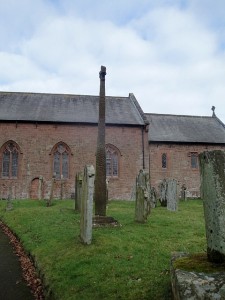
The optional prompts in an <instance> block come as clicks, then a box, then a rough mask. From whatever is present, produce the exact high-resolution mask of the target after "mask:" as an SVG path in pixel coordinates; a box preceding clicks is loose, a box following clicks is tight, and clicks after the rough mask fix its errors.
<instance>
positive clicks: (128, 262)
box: [0, 200, 206, 300]
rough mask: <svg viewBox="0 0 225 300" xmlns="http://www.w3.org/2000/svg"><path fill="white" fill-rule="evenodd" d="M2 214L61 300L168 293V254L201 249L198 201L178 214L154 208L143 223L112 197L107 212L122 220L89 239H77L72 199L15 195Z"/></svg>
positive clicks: (131, 206)
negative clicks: (49, 200)
mask: <svg viewBox="0 0 225 300" xmlns="http://www.w3.org/2000/svg"><path fill="white" fill-rule="evenodd" d="M13 203H14V210H12V211H5V207H6V201H3V200H1V201H0V219H2V220H3V222H5V223H6V224H8V226H9V227H10V228H11V229H12V230H13V231H14V232H15V233H16V234H17V236H18V237H19V238H20V240H21V241H22V243H23V245H24V248H25V249H26V250H27V251H28V252H30V253H31V254H32V255H33V257H34V258H35V260H36V262H37V265H38V268H39V270H40V271H41V273H42V274H44V276H45V282H46V284H47V285H48V286H49V287H50V288H51V289H52V291H53V292H54V297H55V298H56V299H60V300H69V299H79V300H82V299H87V300H89V299H93V300H95V299H96V300H100V299H107V300H108V299H109V300H110V299H126V300H129V299H132V300H134V299H135V300H136V299H138V300H143V299H157V300H158V299H169V296H168V290H169V287H170V278H169V267H170V257H171V252H174V251H184V252H191V253H195V252H204V251H205V248H206V240H205V230H204V222H203V207H202V201H201V200H191V201H186V202H181V203H180V205H179V211H178V212H169V211H168V210H167V209H166V208H163V207H157V208H155V209H154V210H152V212H151V215H150V216H149V218H148V221H147V223H145V224H137V223H135V222H134V206H135V204H134V202H126V201H112V202H110V203H109V206H108V210H107V215H109V216H113V217H114V218H115V219H117V220H118V221H119V222H120V223H121V224H122V226H121V227H117V228H98V229H94V230H93V242H92V244H91V245H89V246H84V245H82V244H81V243H80V241H79V237H78V236H79V218H80V216H79V214H78V213H75V212H74V210H73V207H74V203H73V201H71V200H68V201H55V202H54V203H53V206H51V207H46V204H45V203H44V202H43V201H33V200H21V201H16V200H15V201H13Z"/></svg>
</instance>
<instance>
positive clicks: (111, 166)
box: [106, 145, 119, 177]
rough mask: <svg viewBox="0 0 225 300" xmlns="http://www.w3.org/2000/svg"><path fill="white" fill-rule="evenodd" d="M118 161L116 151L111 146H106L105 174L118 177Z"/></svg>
mask: <svg viewBox="0 0 225 300" xmlns="http://www.w3.org/2000/svg"><path fill="white" fill-rule="evenodd" d="M118 175H119V161H118V151H117V150H116V149H115V148H113V147H112V146H108V145H107V146H106V176H110V177H118Z"/></svg>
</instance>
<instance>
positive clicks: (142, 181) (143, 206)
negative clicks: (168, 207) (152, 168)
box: [135, 170, 151, 223]
mask: <svg viewBox="0 0 225 300" xmlns="http://www.w3.org/2000/svg"><path fill="white" fill-rule="evenodd" d="M149 191H150V187H149V175H148V173H147V172H145V171H144V170H140V172H139V174H138V176H137V178H136V201H135V221H136V222H139V223H144V222H146V221H147V217H148V215H149V214H150V212H151V204H150V197H149Z"/></svg>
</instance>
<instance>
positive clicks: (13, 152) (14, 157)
mask: <svg viewBox="0 0 225 300" xmlns="http://www.w3.org/2000/svg"><path fill="white" fill-rule="evenodd" d="M18 160H19V150H18V147H17V145H16V144H15V143H14V142H12V141H10V142H8V143H7V144H6V145H5V147H4V149H3V152H2V177H4V178H17V176H18Z"/></svg>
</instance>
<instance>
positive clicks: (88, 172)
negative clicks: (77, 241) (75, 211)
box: [80, 165, 95, 245]
mask: <svg viewBox="0 0 225 300" xmlns="http://www.w3.org/2000/svg"><path fill="white" fill-rule="evenodd" d="M94 180H95V170H94V167H93V166H92V165H87V166H85V168H84V177H83V184H82V200H81V216H80V238H81V242H82V243H83V244H87V245H89V244H91V240H92V215H93V194H94Z"/></svg>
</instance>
